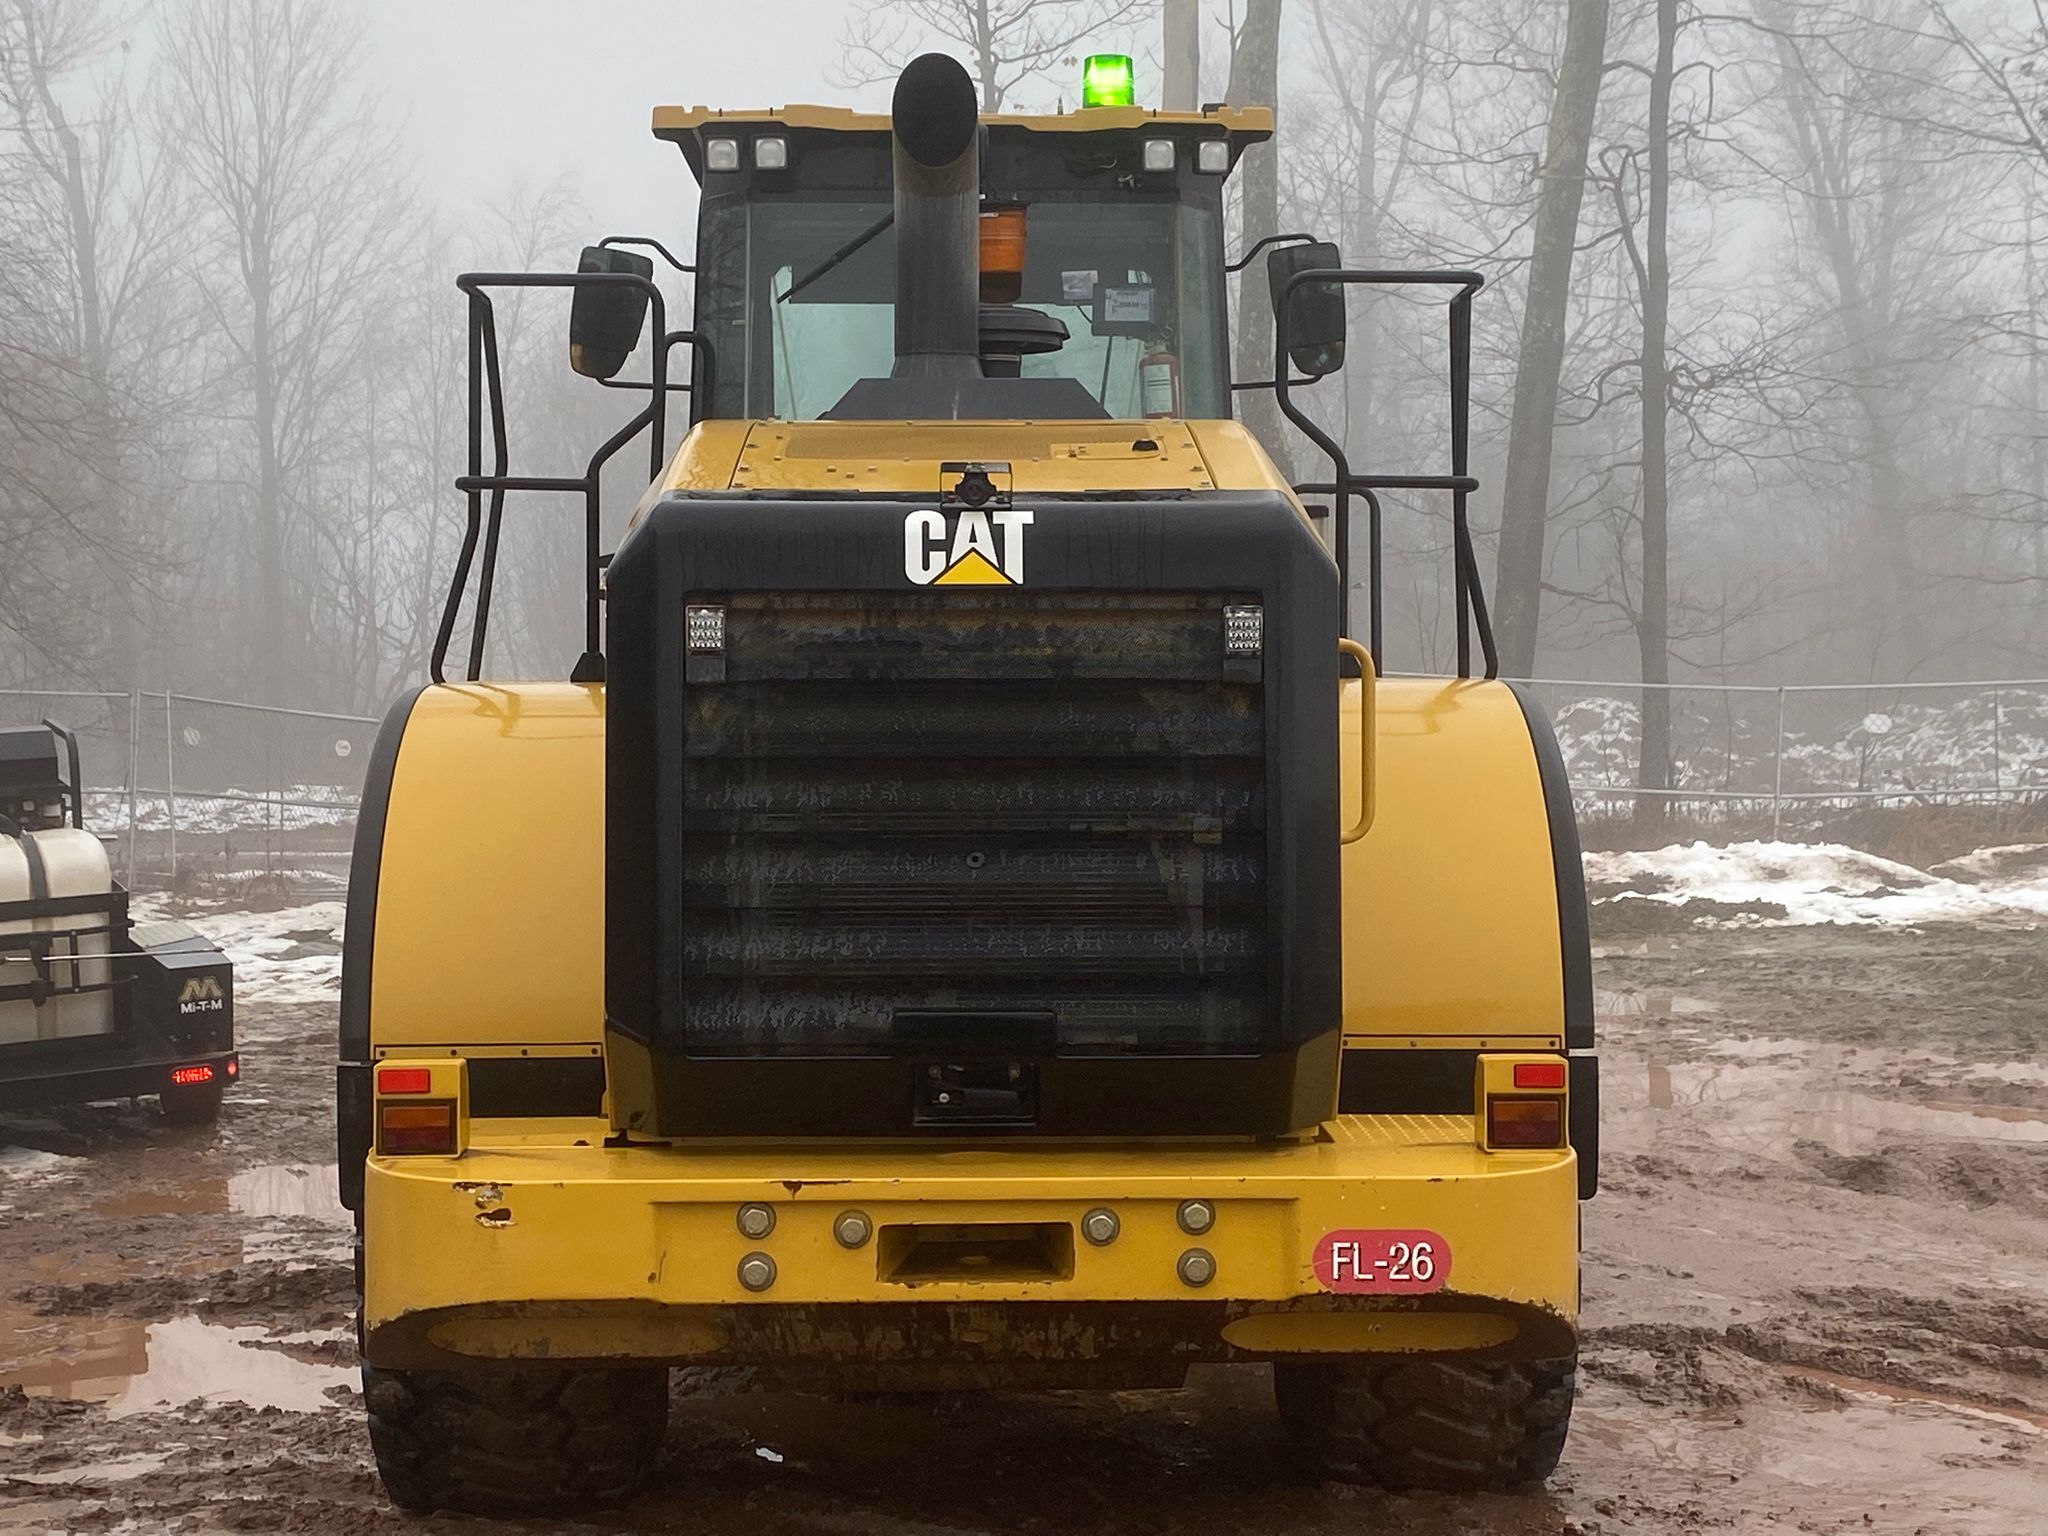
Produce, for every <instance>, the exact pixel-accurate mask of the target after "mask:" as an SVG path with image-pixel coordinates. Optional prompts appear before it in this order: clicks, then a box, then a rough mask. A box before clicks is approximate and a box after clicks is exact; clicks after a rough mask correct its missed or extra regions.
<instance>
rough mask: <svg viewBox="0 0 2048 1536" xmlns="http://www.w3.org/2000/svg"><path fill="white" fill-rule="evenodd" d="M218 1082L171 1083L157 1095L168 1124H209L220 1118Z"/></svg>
mask: <svg viewBox="0 0 2048 1536" xmlns="http://www.w3.org/2000/svg"><path fill="white" fill-rule="evenodd" d="M221 1093H222V1086H221V1084H219V1083H189V1084H188V1083H173V1084H172V1085H171V1086H170V1087H168V1088H166V1089H165V1090H164V1091H163V1092H162V1093H160V1094H158V1095H157V1103H158V1105H159V1107H161V1108H162V1110H163V1112H164V1121H165V1123H166V1124H169V1125H211V1124H213V1122H214V1121H216V1120H218V1119H219V1118H220V1100H221Z"/></svg>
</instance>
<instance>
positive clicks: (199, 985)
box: [178, 976, 228, 1013]
mask: <svg viewBox="0 0 2048 1536" xmlns="http://www.w3.org/2000/svg"><path fill="white" fill-rule="evenodd" d="M227 1005H228V1000H227V995H226V994H225V993H223V992H222V991H221V989H220V978H219V977H217V976H194V977H192V978H191V979H190V980H189V981H187V982H186V983H185V990H184V991H182V992H180V993H179V994H178V1012H180V1013H219V1012H220V1011H221V1010H222V1009H224V1008H226V1007H227Z"/></svg>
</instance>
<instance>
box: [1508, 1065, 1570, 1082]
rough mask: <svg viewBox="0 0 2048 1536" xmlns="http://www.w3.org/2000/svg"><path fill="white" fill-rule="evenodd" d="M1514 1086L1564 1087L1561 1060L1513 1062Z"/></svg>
mask: <svg viewBox="0 0 2048 1536" xmlns="http://www.w3.org/2000/svg"><path fill="white" fill-rule="evenodd" d="M1515 1086H1516V1087H1517V1088H1562V1087H1564V1063H1563V1062H1561V1061H1518V1062H1516V1063H1515Z"/></svg>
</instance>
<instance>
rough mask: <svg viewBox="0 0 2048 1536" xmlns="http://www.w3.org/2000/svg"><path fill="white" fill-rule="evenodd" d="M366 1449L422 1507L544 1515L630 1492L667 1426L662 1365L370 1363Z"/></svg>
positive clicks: (411, 1504)
mask: <svg viewBox="0 0 2048 1536" xmlns="http://www.w3.org/2000/svg"><path fill="white" fill-rule="evenodd" d="M363 1403H364V1407H365V1409H366V1410H367V1413H368V1417H369V1421H370V1449H371V1450H372V1451H373V1452H374V1453H375V1454H376V1457H377V1471H378V1474H379V1475H380V1476H381V1477H382V1478H383V1480H384V1489H385V1491H386V1492H387V1493H389V1494H390V1495H391V1499H392V1502H393V1503H395V1504H397V1505H398V1506H399V1507H400V1508H401V1509H405V1510H408V1511H410V1512H412V1513H414V1514H428V1513H431V1512H433V1511H434V1510H447V1511H449V1512H451V1513H456V1514H467V1515H546V1514H559V1513H565V1512H570V1511H580V1510H588V1509H597V1508H602V1507H605V1506H608V1505H613V1504H621V1503H624V1502H625V1501H626V1500H627V1499H629V1498H631V1497H632V1496H633V1494H634V1493H635V1492H636V1491H637V1490H638V1489H639V1487H640V1485H641V1484H642V1483H643V1482H644V1481H645V1480H646V1477H647V1474H648V1473H649V1472H650V1471H651V1470H652V1469H653V1467H654V1463H655V1459H656V1457H657V1456H659V1454H660V1452H661V1442H662V1435H663V1433H664V1432H665V1430H666V1429H667V1427H668V1372H667V1370H666V1369H664V1368H662V1367H660V1366H654V1367H651V1368H650V1367H645V1366H639V1367H631V1368H625V1369H613V1370H604V1369H599V1370H566V1369H555V1368H550V1367H546V1366H527V1365H492V1366H479V1367H477V1368H475V1369H474V1370H466V1371H391V1370H383V1369H380V1368H379V1367H377V1366H372V1365H366V1366H364V1367H363Z"/></svg>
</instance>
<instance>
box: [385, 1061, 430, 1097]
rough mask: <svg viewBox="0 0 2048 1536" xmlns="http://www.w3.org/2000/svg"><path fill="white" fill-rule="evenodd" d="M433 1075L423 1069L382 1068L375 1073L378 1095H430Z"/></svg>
mask: <svg viewBox="0 0 2048 1536" xmlns="http://www.w3.org/2000/svg"><path fill="white" fill-rule="evenodd" d="M433 1087H434V1074H433V1073H431V1072H429V1071H428V1070H427V1069H426V1068H425V1067H382V1068H379V1069H378V1072H377V1091H378V1092H379V1093H430V1092H432V1091H433Z"/></svg>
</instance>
